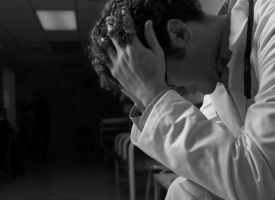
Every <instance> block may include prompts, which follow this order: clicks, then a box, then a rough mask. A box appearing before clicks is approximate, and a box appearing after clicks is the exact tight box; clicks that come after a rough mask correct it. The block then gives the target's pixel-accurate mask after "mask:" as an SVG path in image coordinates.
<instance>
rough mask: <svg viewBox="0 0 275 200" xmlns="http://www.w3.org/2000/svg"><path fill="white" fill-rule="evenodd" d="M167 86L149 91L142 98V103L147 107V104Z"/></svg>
mask: <svg viewBox="0 0 275 200" xmlns="http://www.w3.org/2000/svg"><path fill="white" fill-rule="evenodd" d="M167 89H168V87H161V88H157V89H154V90H151V91H149V92H148V93H147V94H146V95H144V97H143V98H142V100H141V101H142V103H143V105H144V106H145V108H147V107H148V106H149V104H150V103H151V102H152V101H153V100H154V99H155V98H156V97H157V96H158V95H159V94H160V93H162V92H163V91H165V90H167Z"/></svg>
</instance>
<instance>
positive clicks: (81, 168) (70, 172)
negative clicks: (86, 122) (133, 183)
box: [0, 152, 153, 200]
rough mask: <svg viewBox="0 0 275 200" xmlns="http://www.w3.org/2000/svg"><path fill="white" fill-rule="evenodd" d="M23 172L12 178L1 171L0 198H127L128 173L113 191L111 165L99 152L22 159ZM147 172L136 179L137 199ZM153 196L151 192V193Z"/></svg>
mask: <svg viewBox="0 0 275 200" xmlns="http://www.w3.org/2000/svg"><path fill="white" fill-rule="evenodd" d="M24 164H25V165H26V167H27V171H26V174H25V175H23V176H19V177H17V178H16V179H15V180H13V181H7V180H5V176H4V174H1V173H0V200H129V187H128V177H127V175H126V174H124V175H123V176H122V180H121V187H120V193H119V194H120V195H118V193H117V191H116V185H115V173H114V169H113V167H112V166H110V165H109V167H108V169H106V164H105V162H104V161H102V160H100V159H99V156H98V154H95V155H93V156H92V157H91V158H89V159H88V158H86V157H85V155H82V156H80V158H77V157H76V156H75V153H74V152H71V153H69V152H66V153H63V155H62V156H60V155H59V156H51V157H50V158H49V159H48V161H43V160H38V161H29V160H26V161H24ZM144 181H146V175H145V174H144V175H139V177H138V179H137V200H142V199H144V196H145V185H146V184H144V183H145V182H144ZM152 198H153V195H152Z"/></svg>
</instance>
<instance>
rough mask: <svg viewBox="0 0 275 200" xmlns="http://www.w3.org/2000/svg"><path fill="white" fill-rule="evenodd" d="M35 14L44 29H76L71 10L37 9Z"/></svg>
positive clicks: (74, 17) (74, 18)
mask: <svg viewBox="0 0 275 200" xmlns="http://www.w3.org/2000/svg"><path fill="white" fill-rule="evenodd" d="M36 14H37V16H38V19H39V21H40V23H41V25H42V27H43V29H44V30H45V31H74V30H76V29H77V25H76V15H75V12H74V11H72V10H60V11H51V10H38V11H36Z"/></svg>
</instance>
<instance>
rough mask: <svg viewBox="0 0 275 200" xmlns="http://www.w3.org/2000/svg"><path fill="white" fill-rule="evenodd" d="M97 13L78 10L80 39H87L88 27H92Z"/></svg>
mask: <svg viewBox="0 0 275 200" xmlns="http://www.w3.org/2000/svg"><path fill="white" fill-rule="evenodd" d="M98 17H99V15H98V14H97V13H95V12H87V11H81V12H78V21H79V25H78V26H79V31H80V36H81V40H82V41H88V36H89V32H90V29H91V28H92V27H93V25H94V23H95V21H96V19H97V18H98Z"/></svg>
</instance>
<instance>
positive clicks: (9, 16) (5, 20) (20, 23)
mask: <svg viewBox="0 0 275 200" xmlns="http://www.w3.org/2000/svg"><path fill="white" fill-rule="evenodd" d="M0 23H1V24H2V25H3V26H4V27H5V28H6V29H7V30H8V31H10V30H24V31H25V30H28V31H30V30H36V31H39V30H41V26H40V24H39V21H38V19H37V17H36V15H35V14H34V13H33V12H32V11H2V12H0Z"/></svg>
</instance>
